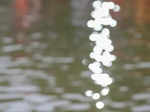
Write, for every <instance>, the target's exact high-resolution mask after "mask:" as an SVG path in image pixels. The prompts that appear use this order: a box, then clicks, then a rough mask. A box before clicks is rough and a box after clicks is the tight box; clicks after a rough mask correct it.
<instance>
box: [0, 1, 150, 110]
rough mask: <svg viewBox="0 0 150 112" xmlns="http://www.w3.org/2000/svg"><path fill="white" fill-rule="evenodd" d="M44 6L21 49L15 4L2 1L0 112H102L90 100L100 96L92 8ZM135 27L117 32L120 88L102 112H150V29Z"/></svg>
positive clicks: (65, 4) (75, 3)
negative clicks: (92, 66) (93, 68)
mask: <svg viewBox="0 0 150 112" xmlns="http://www.w3.org/2000/svg"><path fill="white" fill-rule="evenodd" d="M7 1H8V0H7ZM44 6H45V8H44V9H43V13H42V14H41V19H40V21H38V22H37V23H36V24H33V25H32V26H31V27H30V28H29V29H28V31H27V33H26V34H25V36H24V38H26V40H27V41H28V42H26V43H22V44H21V43H18V42H16V41H15V37H14V32H13V31H14V30H13V27H12V26H13V24H14V23H13V13H12V8H11V3H9V2H8V3H7V2H6V1H4V0H3V1H0V112H97V111H99V110H97V109H96V107H95V105H94V104H95V101H92V99H89V98H87V97H85V95H84V92H85V91H86V90H87V89H90V88H91V89H95V90H96V91H99V87H97V86H96V85H94V84H93V82H92V81H91V79H90V78H89V75H90V72H89V71H88V67H87V65H88V63H90V62H91V60H90V59H89V56H88V55H89V53H90V51H91V50H92V46H93V45H92V44H91V43H90V42H89V39H88V35H89V34H90V32H91V31H89V29H88V28H87V27H86V26H85V23H86V21H87V19H88V18H89V12H90V11H91V10H92V8H91V6H90V2H88V0H87V1H85V0H81V2H78V1H76V0H72V1H65V0H64V2H61V3H60V2H59V1H57V0H56V1H55V0H52V1H51V2H46V1H45V4H44ZM118 16H119V14H118ZM118 16H117V18H119V17H118ZM130 23H132V21H131V19H128V22H127V23H126V25H125V24H124V21H121V20H120V23H119V24H120V26H119V27H117V28H115V29H112V37H111V39H112V40H113V43H114V45H115V49H116V50H115V52H114V53H115V55H117V57H118V58H117V61H116V62H115V63H114V64H113V66H112V68H110V69H109V71H108V72H109V73H110V74H111V75H112V77H113V78H114V80H115V82H114V83H113V84H112V85H111V91H110V94H109V96H107V97H105V98H104V99H103V101H104V102H105V104H106V107H105V108H104V109H103V110H102V112H149V111H150V106H149V105H150V88H149V85H150V75H149V73H150V58H149V57H150V52H149V49H150V45H149V40H150V39H149V35H150V34H149V27H143V26H142V27H137V26H135V25H133V24H130ZM107 70H108V69H107Z"/></svg>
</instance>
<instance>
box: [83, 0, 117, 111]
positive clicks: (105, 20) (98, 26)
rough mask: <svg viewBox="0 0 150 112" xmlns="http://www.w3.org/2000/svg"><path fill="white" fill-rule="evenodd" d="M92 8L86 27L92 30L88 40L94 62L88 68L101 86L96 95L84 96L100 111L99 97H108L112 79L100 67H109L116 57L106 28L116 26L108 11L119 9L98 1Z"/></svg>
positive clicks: (94, 79)
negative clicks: (92, 100)
mask: <svg viewBox="0 0 150 112" xmlns="http://www.w3.org/2000/svg"><path fill="white" fill-rule="evenodd" d="M93 7H94V11H92V13H91V16H92V18H93V19H91V20H89V21H88V22H87V26H88V27H89V28H93V30H94V32H93V33H92V34H91V35H90V36H89V39H90V40H91V41H93V42H94V43H95V46H94V48H93V51H92V52H91V53H90V58H92V59H94V60H95V61H94V62H93V63H91V64H89V66H88V67H89V69H90V70H91V71H92V73H93V74H91V79H92V80H93V81H94V83H95V84H97V85H99V86H101V87H102V90H101V91H100V92H97V93H96V92H93V91H92V90H87V91H86V92H85V94H86V96H88V97H92V99H94V100H96V101H97V102H96V107H97V108H98V109H102V108H103V107H104V103H103V102H102V101H101V100H100V99H101V96H106V95H108V93H109V85H111V83H112V82H113V79H112V78H111V77H110V76H109V74H108V73H105V72H104V71H103V68H102V67H103V66H105V67H111V66H112V62H113V61H115V60H116V56H114V55H112V54H111V52H112V51H113V50H114V47H113V45H112V41H111V40H110V38H109V37H110V30H109V29H108V28H106V26H110V27H115V26H116V25H117V21H116V20H114V19H113V18H112V17H111V15H110V10H113V11H115V12H117V11H119V10H120V7H119V6H118V5H116V4H114V3H113V2H101V1H100V0H96V1H94V2H93Z"/></svg>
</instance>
